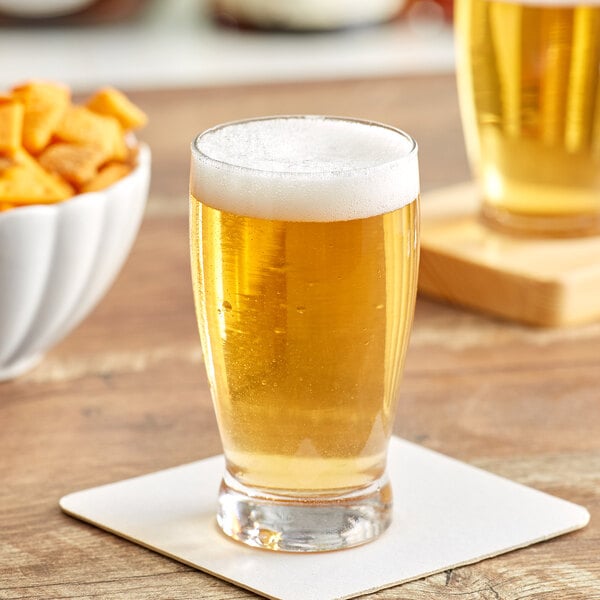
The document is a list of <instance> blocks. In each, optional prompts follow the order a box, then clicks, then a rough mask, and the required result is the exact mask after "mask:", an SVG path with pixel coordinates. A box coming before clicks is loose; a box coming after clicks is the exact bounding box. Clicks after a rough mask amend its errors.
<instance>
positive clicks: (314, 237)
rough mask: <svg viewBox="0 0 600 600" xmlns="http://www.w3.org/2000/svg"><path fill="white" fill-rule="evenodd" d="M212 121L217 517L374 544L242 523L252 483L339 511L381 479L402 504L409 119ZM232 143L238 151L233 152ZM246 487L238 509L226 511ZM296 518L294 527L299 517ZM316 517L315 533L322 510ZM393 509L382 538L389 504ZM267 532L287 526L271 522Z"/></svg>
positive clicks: (202, 206) (201, 242)
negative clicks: (395, 473)
mask: <svg viewBox="0 0 600 600" xmlns="http://www.w3.org/2000/svg"><path fill="white" fill-rule="evenodd" d="M230 130H231V131H230ZM213 131H214V132H215V133H214V134H212V135H214V137H215V139H214V140H212V141H211V140H210V139H209V140H206V138H204V136H207V134H204V136H200V137H199V138H198V140H197V141H196V152H197V154H196V153H195V155H194V157H193V163H192V183H191V197H190V215H191V216H190V232H191V256H192V274H193V284H194V295H195V301H196V311H197V316H198V323H199V329H200V335H201V339H202V345H203V350H204V356H205V362H206V367H207V373H208V378H209V382H210V387H211V393H212V396H213V400H214V405H215V411H216V415H217V420H218V424H219V431H220V435H221V440H222V443H223V448H224V452H225V457H226V461H227V472H226V475H225V478H224V488H223V489H222V490H221V499H220V503H221V512H220V514H219V523H220V524H221V526H222V528H223V529H224V530H225V531H226V533H228V534H229V535H233V536H234V537H237V538H238V539H241V540H242V541H245V542H246V543H250V544H252V545H261V546H264V547H269V548H283V549H287V550H302V551H306V550H319V549H321V550H322V549H331V548H334V547H341V546H345V545H354V544H356V543H362V542H364V541H367V538H361V539H358V538H356V539H355V540H354V541H353V538H352V536H350V538H348V540H345V541H344V540H342V539H341V538H339V536H338V538H337V539H336V540H334V541H333V542H331V541H328V542H324V541H323V540H321V541H317V542H315V541H314V540H313V542H311V544H312V545H311V544H308V545H307V543H306V542H303V545H301V547H300V546H299V545H298V543H296V542H295V541H293V540H292V541H288V542H287V543H286V536H287V538H290V535H291V534H290V532H289V531H288V530H285V531H279V533H278V534H277V536H276V540H277V543H276V544H274V543H273V542H272V539H271V538H272V536H270V537H269V536H267V537H269V539H270V540H271V541H269V542H268V543H265V542H264V536H262V537H261V536H256V535H255V536H254V538H253V539H250V540H249V539H248V536H249V534H240V532H239V529H240V526H239V521H240V518H241V517H240V514H241V513H243V514H245V511H246V512H247V508H248V507H247V500H244V501H245V502H246V504H244V506H243V510H241V509H240V508H239V506H238V504H239V497H240V495H242V496H243V495H244V493H247V492H248V490H251V491H252V501H253V502H255V501H256V497H261V498H263V499H266V500H265V503H266V504H267V505H268V502H267V500H268V499H269V498H270V499H271V500H273V501H274V502H279V503H280V504H281V503H283V504H285V505H286V506H290V505H293V503H294V501H299V502H300V504H302V505H303V507H304V508H302V510H306V508H305V507H306V506H307V502H310V503H312V504H315V505H318V504H319V503H321V504H322V505H324V506H325V507H326V510H327V511H330V512H331V511H332V510H333V507H334V506H335V505H336V502H337V503H338V505H339V506H341V507H343V505H344V498H346V496H347V497H352V498H354V499H356V498H357V497H359V496H361V494H364V495H365V496H368V495H369V494H372V493H373V490H375V488H377V489H376V495H377V496H378V502H381V497H385V499H384V500H383V503H384V504H385V507H384V508H383V509H381V507H379V508H378V509H377V510H380V509H381V510H383V512H386V513H388V512H389V505H390V495H389V486H388V484H387V480H386V479H385V463H386V453H387V446H388V441H389V437H390V435H391V429H392V424H393V419H394V413H395V407H396V400H397V395H398V389H399V385H400V379H401V375H402V367H403V363H404V356H405V352H406V347H407V343H408V339H409V332H410V327H411V323H412V315H413V309H414V301H415V295H416V282H417V265H418V202H417V197H418V192H419V190H418V170H417V164H416V155H415V154H414V152H415V150H414V145H413V144H414V143H413V142H412V140H410V142H409V141H408V139H407V137H406V136H405V135H404V134H401V133H400V132H398V131H397V130H393V129H390V128H386V127H384V126H380V125H374V124H368V123H364V122H356V121H347V120H342V119H333V118H329V119H322V118H321V119H319V118H309V117H304V118H302V117H287V118H272V119H265V120H255V121H248V122H242V123H238V124H231V125H225V126H223V127H222V128H217V129H216V130H213ZM208 135H209V136H210V135H211V134H210V132H209V134H208ZM261 136H262V137H264V140H262V141H261V140H260V138H261ZM257 138H258V141H257ZM227 144H231V145H232V147H233V149H232V148H230V149H229V151H228V152H230V153H233V155H234V156H233V157H232V156H229V155H228V154H227V152H225V151H223V150H222V146H223V145H227ZM222 151H223V152H225V153H224V154H220V152H222ZM207 155H208V157H207ZM194 163H196V164H194ZM232 490H233V491H232ZM232 496H233V497H234V499H235V502H233V503H234V504H235V503H236V502H237V503H238V504H236V506H235V509H234V510H235V511H237V512H236V514H235V516H234V517H233V518H232V517H231V516H228V515H226V514H225V515H224V514H223V513H226V512H227V511H229V510H231V505H232V500H231V497H232ZM352 502H356V500H353V501H352ZM300 504H298V506H300ZM296 508H297V507H296ZM252 509H253V511H254V515H255V516H254V517H253V518H254V519H255V520H256V511H257V509H256V506H254V505H252ZM267 509H268V506H267ZM267 509H265V510H267ZM261 510H262V508H261ZM279 510H280V509H279ZM292 510H295V509H292ZM298 510H299V509H298ZM324 510H325V509H324ZM336 510H337V509H336ZM369 510H370V511H371V512H372V507H371V508H369ZM377 510H376V511H375V512H377ZM263 512H264V511H263ZM267 512H268V510H267ZM238 513H240V514H238ZM294 514H295V513H294ZM263 516H264V515H263ZM287 518H288V522H287V524H286V525H285V527H287V528H288V529H289V527H291V526H290V522H292V521H293V520H294V519H295V518H296V517H295V516H290V515H288V517H287ZM319 518H320V519H321V517H319ZM359 518H360V517H359ZM269 519H271V520H272V515H271V514H267V516H266V517H265V520H266V521H269ZM302 519H303V524H302V528H303V531H304V532H306V530H307V528H308V529H310V525H307V523H306V520H307V519H309V520H310V515H303V516H302ZM335 519H336V520H339V517H337V516H336V517H335ZM232 520H233V521H235V523H236V524H235V527H234V526H233V525H231V524H229V525H227V522H231V521H232ZM384 521H386V523H385V525H381V527H379V529H378V528H377V527H375V531H376V533H375V534H377V533H378V532H379V531H380V530H382V529H383V528H385V526H387V522H389V514H387V515H386V516H385V517H384ZM292 525H293V524H292ZM345 527H347V524H346V525H345ZM235 528H237V530H236V531H233V529H235ZM263 529H265V530H268V531H272V530H273V529H277V527H276V526H275V525H274V524H273V523H272V522H270V521H269V524H268V526H267V525H265V526H263ZM363 529H364V528H363ZM269 535H270V534H269ZM303 535H304V534H303ZM311 535H313V538H314V537H315V536H316V537H318V536H319V532H318V531H317V532H316V534H311ZM361 535H363V534H361ZM368 537H369V538H370V537H371V535H369V536H368ZM257 538H260V539H257ZM328 544H329V545H328Z"/></svg>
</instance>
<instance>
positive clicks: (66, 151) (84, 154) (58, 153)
mask: <svg viewBox="0 0 600 600" xmlns="http://www.w3.org/2000/svg"><path fill="white" fill-rule="evenodd" d="M38 160H39V163H40V165H41V166H42V167H44V169H46V170H47V171H50V172H51V173H57V174H58V175H60V176H61V177H62V178H63V179H65V180H66V181H68V182H69V183H72V184H73V185H75V186H78V187H79V186H82V185H84V184H85V183H87V182H88V181H90V180H91V179H93V178H94V177H95V176H96V174H97V173H98V167H99V166H100V165H101V164H102V163H103V162H104V152H103V151H102V150H101V149H100V148H99V147H98V146H80V145H79V144H67V143H58V144H52V145H51V146H48V147H47V148H46V149H45V150H44V152H42V154H40V156H39V158H38Z"/></svg>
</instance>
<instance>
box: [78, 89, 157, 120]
mask: <svg viewBox="0 0 600 600" xmlns="http://www.w3.org/2000/svg"><path fill="white" fill-rule="evenodd" d="M86 106H87V107H88V108H89V109H91V110H93V111H94V112H96V113H99V114H102V115H110V116H112V117H115V118H116V119H117V120H118V121H119V123H120V124H121V127H123V129H125V131H130V130H131V129H138V128H139V127H143V126H144V125H145V124H146V122H147V121H148V117H147V116H146V114H145V113H144V112H143V111H142V110H140V109H139V108H138V107H137V106H136V105H135V104H133V102H131V101H130V100H129V98H127V96H125V94H123V93H121V92H120V91H119V90H116V89H114V88H110V87H108V88H104V89H101V90H99V91H98V92H96V93H95V94H94V95H93V96H92V97H91V98H90V99H89V100H88V102H87V104H86Z"/></svg>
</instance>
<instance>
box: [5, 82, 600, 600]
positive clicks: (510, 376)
mask: <svg viewBox="0 0 600 600" xmlns="http://www.w3.org/2000/svg"><path fill="white" fill-rule="evenodd" d="M133 98H134V100H135V101H137V102H138V103H139V104H140V105H142V106H143V107H144V108H145V109H146V110H147V112H148V113H149V115H150V119H151V124H150V125H149V126H148V128H147V130H146V131H145V132H144V134H143V137H144V138H145V139H146V140H147V141H148V142H149V143H150V144H151V146H152V148H153V151H154V180H153V185H152V192H151V199H150V203H149V207H148V213H147V216H146V219H145V221H144V223H143V226H142V229H141V231H140V235H139V238H138V240H137V242H136V245H135V247H134V249H133V252H132V254H131V257H130V259H129V261H128V262H127V264H126V266H125V267H124V269H123V271H122V273H121V275H120V276H119V278H118V280H117V281H116V283H115V285H114V286H113V288H112V289H111V291H110V292H109V293H108V295H107V296H106V297H105V299H104V300H103V302H102V303H101V304H100V305H99V306H98V308H97V309H96V310H95V311H94V312H93V313H92V315H91V316H90V317H88V319H87V320H86V321H85V322H84V323H83V324H82V325H81V326H80V327H79V328H78V329H77V330H76V331H75V332H73V333H72V334H71V335H70V336H69V337H68V338H67V339H66V340H65V341H63V342H62V343H61V344H60V345H59V346H57V347H56V348H54V349H53V350H52V351H51V352H50V353H49V354H48V355H47V357H46V358H45V360H44V361H43V362H42V364H41V365H40V366H39V367H38V368H36V369H35V370H33V371H31V372H30V373H28V374H27V375H25V376H23V377H21V378H20V379H18V380H15V381H13V382H9V383H4V384H0V457H1V460H0V482H2V484H1V485H0V532H1V533H0V599H12V598H43V599H49V598H91V597H97V598H106V599H117V598H119V599H120V598H146V599H155V598H156V599H158V598H173V599H180V598H186V599H187V598H189V599H192V598H193V599H196V598H205V599H234V598H236V599H239V598H253V597H256V596H255V595H254V594H252V593H250V592H247V591H245V590H241V589H239V588H236V587H235V586H233V585H231V584H228V583H225V582H223V581H220V580H218V579H215V578H214V577H211V576H210V575H206V574H204V573H201V572H198V571H195V570H194V569H192V568H190V567H187V566H185V565H183V564H179V563H177V562H175V561H173V560H170V559H168V558H165V557H163V556H160V555H158V554H155V553H153V552H151V551H148V550H145V549H143V548H141V547H138V546H136V545H134V544H131V543H129V542H127V541H125V540H122V539H120V538H117V537H115V536H113V535H111V534H109V533H106V532H103V531H100V530H98V529H95V528H93V527H91V526H89V525H86V524H84V523H80V522H78V521H75V520H73V519H71V518H69V517H67V516H65V515H63V514H62V513H61V512H60V510H59V508H58V499H59V498H60V497H61V496H62V495H64V494H66V493H69V492H72V491H76V490H80V489H83V488H87V487H91V486H95V485H100V484H103V483H108V482H111V481H115V480H118V479H123V478H127V477H131V476H135V475H139V474H142V473H147V472H151V471H155V470H159V469H163V468H166V467H170V466H174V465H178V464H181V463H185V462H190V461H194V460H197V459H199V458H203V457H207V456H210V455H212V454H216V453H219V452H220V445H219V437H218V433H217V429H216V424H215V421H214V417H213V413H212V408H211V401H210V398H209V393H208V389H207V383H206V377H205V373H204V367H203V365H202V359H201V352H200V344H199V341H198V336H197V332H196V324H195V319H194V312H193V305H192V294H191V290H190V282H189V264H188V248H187V219H186V212H187V170H188V161H189V158H188V145H189V142H190V139H191V137H192V136H193V134H194V133H195V132H197V131H200V130H202V129H204V128H206V127H207V126H210V125H212V124H215V123H217V122H221V121H226V120H231V119H237V118H243V117H247V116H254V115H259V114H267V113H329V114H344V115H353V116H359V117H365V118H373V119H377V120H381V121H386V122H389V123H392V124H394V125H398V126H401V127H403V128H405V129H407V130H409V131H410V132H411V133H412V134H413V135H414V136H415V137H416V138H417V139H418V140H419V143H420V159H421V165H422V169H421V172H422V181H423V189H424V190H425V192H426V191H427V190H429V189H433V188H436V187H440V186H442V185H445V184H450V183H456V182H459V181H461V180H464V179H466V178H467V177H468V169H467V163H466V158H465V153H464V148H463V142H462V136H461V132H460V125H459V116H458V106H457V100H456V93H455V87H454V81H453V79H452V77H450V76H424V77H410V78H397V79H393V78H391V79H376V80H371V81H364V80H361V81H338V82H335V83H333V82H332V83H304V84H284V85H282V84H277V85H272V86H252V87H229V88H212V89H205V90H177V91H173V90H172V91H160V92H143V93H142V92H140V93H136V94H134V95H133ZM425 201H426V193H425ZM599 350H600V323H599V324H593V325H588V326H585V327H579V328H576V329H569V330H537V329H530V328H526V327H523V326H519V325H515V324H511V323H506V322H501V321H499V320H494V319H492V318H488V317H486V316H483V315H477V314H474V313H469V312H466V311H463V310H461V309H458V308H454V307H451V306H447V305H442V304H438V303H435V302H433V301H429V300H427V299H424V298H419V300H418V302H417V309H416V318H415V325H414V331H413V336H412V340H411V346H410V351H409V356H408V360H407V364H406V372H405V377H404V382H403V389H402V398H401V402H400V407H399V412H398V418H397V421H396V427H395V433H396V434H398V435H400V436H403V437H405V438H406V439H409V440H411V441H414V442H417V443H420V444H423V445H424V446H427V447H429V448H432V449H435V450H438V451H440V452H443V453H446V454H448V455H451V456H453V457H456V458H458V459H460V460H464V461H466V462H469V463H471V464H474V465H477V466H479V467H482V468H484V469H488V470H490V471H493V472H495V473H497V474H499V475H502V476H505V477H508V478H510V479H513V480H515V481H519V482H521V483H523V484H526V485H530V486H533V487H535V488H538V489H540V490H543V491H545V492H548V493H550V494H555V495H557V496H560V497H563V498H565V499H568V500H571V501H573V502H577V503H580V504H583V505H584V506H586V507H587V508H588V509H589V510H590V512H591V514H592V521H591V524H590V525H589V526H588V527H587V528H586V529H584V530H582V531H579V532H576V533H573V534H569V535H566V536H563V537H560V538H557V539H555V540H552V541H548V542H545V543H541V544H538V545H536V546H533V547H531V548H527V549H524V550H519V551H515V552H511V553H509V554H506V555H504V556H500V557H497V558H494V559H490V560H486V561H484V562H481V563H479V564H476V565H472V566H467V567H462V568H459V569H454V570H451V571H446V572H444V573H441V574H438V575H434V576H431V577H428V578H426V579H422V580H419V581H415V582H412V583H409V584H406V585H404V586H400V587H396V588H392V589H389V590H385V591H382V592H379V593H376V594H373V595H372V596H370V597H373V598H386V599H402V600H425V599H430V598H436V599H448V600H449V599H451V598H456V597H459V596H460V597H461V598H465V599H468V600H478V599H481V600H517V599H523V600H524V599H531V600H540V599H544V600H546V599H556V600H559V599H560V600H594V599H600V526H599V525H598V522H597V520H596V519H597V517H598V515H599V514H600V398H599V392H598V390H599V389H600V369H599V368H598V366H599V356H600V353H599Z"/></svg>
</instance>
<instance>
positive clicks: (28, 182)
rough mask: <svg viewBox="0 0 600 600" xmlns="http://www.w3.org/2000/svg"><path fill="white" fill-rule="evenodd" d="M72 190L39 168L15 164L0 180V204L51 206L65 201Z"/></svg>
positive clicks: (71, 193)
mask: <svg viewBox="0 0 600 600" xmlns="http://www.w3.org/2000/svg"><path fill="white" fill-rule="evenodd" d="M72 195H73V189H72V188H71V187H70V186H68V185H67V184H65V183H64V182H61V181H60V180H59V179H58V178H56V177H53V176H52V175H51V174H50V173H46V172H45V171H44V170H43V169H42V168H41V167H40V168H39V169H32V168H31V167H30V166H29V165H27V164H15V165H13V166H12V167H10V168H8V169H6V170H5V171H4V173H3V175H2V178H1V179H0V202H2V203H11V204H15V205H22V204H32V203H35V204H51V203H54V202H60V201H61V200H66V199H67V198H70V197H71V196H72Z"/></svg>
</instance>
